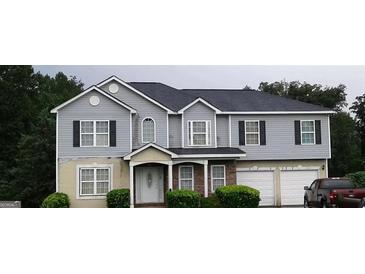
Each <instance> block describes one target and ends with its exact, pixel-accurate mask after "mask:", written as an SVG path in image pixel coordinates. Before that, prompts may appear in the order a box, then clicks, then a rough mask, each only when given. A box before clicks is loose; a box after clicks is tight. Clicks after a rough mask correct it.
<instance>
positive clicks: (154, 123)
mask: <svg viewBox="0 0 365 274" xmlns="http://www.w3.org/2000/svg"><path fill="white" fill-rule="evenodd" d="M146 119H151V120H152V121H153V141H152V142H145V141H144V140H143V122H144V121H145V120H146ZM141 133H142V135H141V138H142V144H148V143H156V121H155V120H154V119H153V118H152V117H145V118H143V120H142V122H141Z"/></svg>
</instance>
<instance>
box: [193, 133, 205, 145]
mask: <svg viewBox="0 0 365 274" xmlns="http://www.w3.org/2000/svg"><path fill="white" fill-rule="evenodd" d="M193 144H194V145H206V135H205V134H194V135H193Z"/></svg>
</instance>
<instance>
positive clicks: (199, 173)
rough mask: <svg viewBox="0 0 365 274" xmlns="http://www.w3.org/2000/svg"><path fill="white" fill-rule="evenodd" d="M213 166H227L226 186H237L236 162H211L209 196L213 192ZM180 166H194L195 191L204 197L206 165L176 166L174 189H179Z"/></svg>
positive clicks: (186, 164)
mask: <svg viewBox="0 0 365 274" xmlns="http://www.w3.org/2000/svg"><path fill="white" fill-rule="evenodd" d="M211 165H225V166H226V185H235V184H236V161H234V160H230V161H222V160H220V161H215V160H212V161H209V162H208V194H209V196H210V195H212V192H211V176H210V175H211ZM179 166H193V167H194V190H195V191H197V192H199V193H200V194H201V195H203V196H204V165H201V164H196V163H183V164H178V165H174V166H173V169H172V175H173V180H172V184H173V188H174V189H179Z"/></svg>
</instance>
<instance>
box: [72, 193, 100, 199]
mask: <svg viewBox="0 0 365 274" xmlns="http://www.w3.org/2000/svg"><path fill="white" fill-rule="evenodd" d="M76 199H77V200H104V199H106V194H105V195H88V196H77V198H76Z"/></svg>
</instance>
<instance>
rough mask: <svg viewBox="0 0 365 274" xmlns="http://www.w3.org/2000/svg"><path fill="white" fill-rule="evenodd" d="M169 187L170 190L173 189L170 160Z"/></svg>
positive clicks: (170, 163) (170, 162)
mask: <svg viewBox="0 0 365 274" xmlns="http://www.w3.org/2000/svg"><path fill="white" fill-rule="evenodd" d="M168 177H169V179H168V181H169V188H168V190H172V161H169V174H168Z"/></svg>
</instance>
